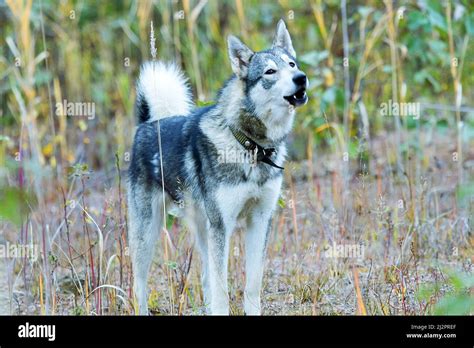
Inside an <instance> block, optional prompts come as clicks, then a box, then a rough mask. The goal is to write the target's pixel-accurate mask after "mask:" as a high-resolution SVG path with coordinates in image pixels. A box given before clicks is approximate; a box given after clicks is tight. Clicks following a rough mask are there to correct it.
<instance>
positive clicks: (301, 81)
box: [293, 73, 306, 86]
mask: <svg viewBox="0 0 474 348" xmlns="http://www.w3.org/2000/svg"><path fill="white" fill-rule="evenodd" d="M293 82H294V83H295V84H296V85H298V86H305V85H306V75H305V74H303V73H300V74H297V75H295V76H293Z"/></svg>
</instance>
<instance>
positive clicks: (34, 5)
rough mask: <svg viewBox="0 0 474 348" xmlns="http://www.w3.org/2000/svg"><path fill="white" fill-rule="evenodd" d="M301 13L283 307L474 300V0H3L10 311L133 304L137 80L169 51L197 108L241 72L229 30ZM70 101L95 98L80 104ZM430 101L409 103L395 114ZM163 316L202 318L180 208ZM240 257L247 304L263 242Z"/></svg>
mask: <svg viewBox="0 0 474 348" xmlns="http://www.w3.org/2000/svg"><path fill="white" fill-rule="evenodd" d="M280 18H284V19H285V21H286V23H287V25H288V29H289V31H290V33H291V34H292V36H293V43H294V46H295V48H296V51H297V52H298V54H299V56H298V59H299V60H300V62H301V64H302V67H303V70H305V71H306V72H307V74H308V76H309V79H310V88H309V93H308V95H309V97H310V101H309V103H308V104H307V105H306V106H304V107H303V108H301V109H299V110H298V114H297V120H296V124H295V128H294V132H293V135H292V137H291V139H290V143H289V153H290V156H289V162H288V163H287V164H286V166H285V167H286V170H285V184H284V190H283V192H282V195H281V197H280V200H279V207H278V210H277V213H276V214H275V218H274V221H273V225H272V233H271V239H270V243H269V249H268V256H267V266H266V272H265V276H264V292H263V296H262V301H263V313H264V314H266V315H353V314H367V315H374V314H378V315H415V314H416V315H430V314H472V313H474V296H473V295H474V276H473V271H474V266H473V261H474V253H473V244H474V235H473V227H474V224H473V215H474V214H473V212H474V105H473V104H474V103H473V102H472V100H474V89H473V86H474V75H473V74H472V71H473V70H474V58H473V57H474V48H473V47H474V43H473V37H474V6H473V4H471V3H470V2H469V1H461V0H459V1H455V0H453V1H446V2H438V1H426V2H422V1H397V2H392V1H390V0H387V1H376V0H373V1H370V0H369V1H366V2H353V1H349V2H348V3H347V4H346V3H345V1H336V0H334V1H319V0H307V1H284V0H281V1H256V0H235V1H234V0H232V1H230V0H228V1H219V2H218V1H206V0H199V1H198V0H195V1H190V0H182V1H164V0H156V1H139V2H138V1H137V2H133V1H122V2H105V3H97V2H94V1H86V0H77V1H69V0H64V1H58V2H56V1H46V0H43V1H34V2H33V1H28V0H21V1H20V0H18V1H15V0H7V1H6V3H4V4H1V3H0V23H1V24H0V33H1V35H0V43H1V44H0V81H1V84H0V106H1V108H0V127H1V133H0V199H1V203H0V231H1V233H0V247H1V248H0V265H1V267H0V314H7V313H11V314H67V315H107V314H133V313H134V312H135V310H134V306H135V304H134V301H133V293H132V289H131V284H132V279H133V278H132V277H133V275H132V272H131V265H130V259H129V257H128V246H127V244H128V243H127V225H128V222H127V206H126V189H125V188H126V170H127V168H128V162H129V160H130V146H131V143H132V140H133V133H134V127H135V125H136V120H135V118H134V115H133V103H134V99H135V90H134V81H135V78H136V76H137V73H138V69H139V66H140V64H141V63H142V62H144V61H146V60H149V59H150V57H151V55H150V52H149V51H150V47H149V36H150V22H151V21H153V23H154V27H155V36H156V37H157V42H156V46H157V49H158V56H159V58H160V59H164V60H170V59H173V60H176V61H177V62H178V63H179V64H180V65H181V66H182V67H183V69H184V70H185V71H186V73H187V74H188V75H189V77H190V82H191V85H192V86H193V92H194V95H195V97H196V99H197V103H198V105H201V104H207V103H209V102H212V100H213V97H214V95H215V93H216V92H217V90H218V89H219V87H220V86H221V85H222V83H223V82H224V81H225V79H226V78H227V77H228V76H229V75H230V71H231V69H230V64H229V63H228V58H227V50H226V47H225V39H226V35H227V34H230V33H233V34H236V35H238V36H240V37H241V38H242V39H243V40H244V42H246V43H247V44H248V45H249V46H250V47H251V48H253V49H255V50H259V49H264V48H265V47H268V46H269V45H270V44H271V41H272V38H273V33H274V28H275V25H276V22H277V21H278V19H280ZM68 102H72V103H84V105H88V106H91V107H93V108H94V114H93V117H92V116H90V115H89V117H88V116H85V115H84V114H81V115H79V116H76V117H71V116H67V115H65V113H64V110H61V109H62V107H61V106H59V105H64V104H65V103H66V105H67V103H68ZM405 104H406V105H411V106H413V109H410V110H409V111H408V113H406V114H404V113H403V112H401V111H400V110H401V109H399V110H395V109H394V108H393V106H394V105H397V107H400V108H401V107H402V106H403V105H405ZM160 236H161V238H160V243H159V246H158V248H157V249H158V250H157V253H156V257H155V259H154V262H153V265H152V271H151V274H152V276H151V277H150V280H149V287H150V289H151V291H150V297H149V307H150V310H151V312H152V314H157V315H162V314H173V315H180V314H186V315H198V314H202V311H203V310H202V291H201V286H200V282H199V274H200V265H199V262H198V261H199V255H198V253H197V251H194V249H193V241H192V238H191V236H190V234H189V233H188V232H187V229H186V226H183V225H182V224H181V223H180V221H178V220H175V219H174V218H173V217H172V216H171V215H170V216H169V219H168V221H167V226H166V230H165V231H161V232H160ZM230 255H231V257H230V260H229V288H230V298H231V312H232V314H237V315H238V314H243V307H242V301H243V285H244V279H245V274H244V267H243V266H244V263H243V256H244V248H243V238H241V233H240V231H239V230H237V231H236V233H235V235H234V237H233V239H232V245H231V253H230Z"/></svg>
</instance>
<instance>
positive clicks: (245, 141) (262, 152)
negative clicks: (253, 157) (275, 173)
mask: <svg viewBox="0 0 474 348" xmlns="http://www.w3.org/2000/svg"><path fill="white" fill-rule="evenodd" d="M229 129H230V131H231V132H232V134H233V135H234V137H235V139H237V141H238V142H239V144H240V145H242V146H243V147H244V149H246V150H248V151H252V152H255V150H256V151H257V161H259V162H263V163H266V164H268V165H270V166H272V167H275V168H278V169H285V168H283V167H280V166H278V165H276V164H275V163H274V162H273V161H272V160H271V159H270V157H271V156H272V155H273V153H274V152H276V150H275V148H274V147H270V148H267V149H266V148H264V147H263V146H261V145H259V144H257V143H256V142H255V141H254V140H252V139H250V138H249V137H248V136H246V135H245V133H243V132H242V131H240V130H238V129H236V128H234V127H233V126H230V125H229Z"/></svg>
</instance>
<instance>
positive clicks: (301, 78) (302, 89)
mask: <svg viewBox="0 0 474 348" xmlns="http://www.w3.org/2000/svg"><path fill="white" fill-rule="evenodd" d="M293 82H294V83H295V85H296V92H295V93H293V94H292V95H288V96H285V97H283V98H284V99H285V100H286V101H287V102H288V103H290V104H291V105H293V106H300V105H304V104H306V102H307V101H308V96H307V95H306V86H307V85H308V79H307V78H306V75H305V74H303V73H299V74H297V75H295V76H294V77H293Z"/></svg>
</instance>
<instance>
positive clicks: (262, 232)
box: [244, 178, 281, 315]
mask: <svg viewBox="0 0 474 348" xmlns="http://www.w3.org/2000/svg"><path fill="white" fill-rule="evenodd" d="M280 187H281V178H280V179H276V180H274V181H271V182H269V183H268V184H267V185H266V187H264V190H263V192H264V193H263V195H262V197H261V198H260V200H259V201H258V202H257V205H256V207H255V208H254V209H253V211H252V212H251V214H250V216H249V217H248V219H247V232H246V234H245V274H246V275H245V277H246V279H245V292H244V310H245V314H246V315H260V314H261V307H260V302H261V301H260V293H261V290H262V278H263V268H264V265H265V251H266V247H267V241H268V236H269V233H270V228H271V219H272V213H273V210H274V209H275V205H276V202H277V200H278V195H279V193H280Z"/></svg>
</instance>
